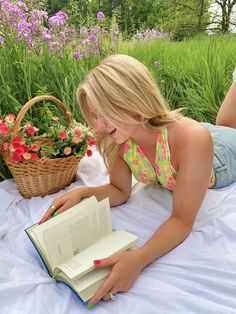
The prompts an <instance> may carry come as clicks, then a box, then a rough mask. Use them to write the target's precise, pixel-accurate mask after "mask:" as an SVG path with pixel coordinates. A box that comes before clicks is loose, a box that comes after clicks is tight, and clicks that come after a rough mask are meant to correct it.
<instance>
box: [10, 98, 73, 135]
mask: <svg viewBox="0 0 236 314" xmlns="http://www.w3.org/2000/svg"><path fill="white" fill-rule="evenodd" d="M43 100H51V101H53V102H55V103H56V104H57V105H59V106H60V107H61V108H62V110H63V111H64V113H65V115H66V120H67V122H68V126H70V125H72V113H71V112H70V111H68V110H67V108H66V106H65V104H64V103H63V102H62V101H60V100H59V99H57V98H56V97H54V96H45V95H42V96H36V97H34V98H32V99H30V100H29V101H28V102H27V103H26V104H25V105H24V106H23V107H22V109H21V110H20V112H19V113H18V115H17V117H16V120H15V123H14V126H13V128H12V134H13V135H16V134H17V133H18V130H19V127H20V124H21V121H22V119H23V118H24V116H25V114H26V112H27V111H28V110H29V108H31V107H32V106H33V105H34V104H36V103H38V102H40V101H43Z"/></svg>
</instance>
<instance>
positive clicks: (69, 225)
mask: <svg viewBox="0 0 236 314" xmlns="http://www.w3.org/2000/svg"><path fill="white" fill-rule="evenodd" d="M25 232H26V233H27V235H28V236H29V238H30V239H31V241H32V242H33V244H34V246H35V247H36V249H37V251H38V253H39V254H40V256H41V258H42V260H43V261H44V264H45V266H46V268H47V269H48V272H49V274H50V275H51V276H52V277H53V278H55V279H56V280H57V281H63V282H64V283H66V284H67V285H68V286H70V287H71V288H72V289H73V290H74V292H75V293H76V294H78V296H79V297H80V298H81V299H82V300H83V302H87V301H88V300H89V299H90V298H91V297H92V296H93V295H94V293H95V292H96V290H97V289H98V288H99V287H100V286H101V284H102V282H103V281H104V280H105V278H106V277H107V276H108V274H109V273H110V271H111V269H110V268H103V269H96V268H95V266H94V264H93V261H94V260H95V259H101V258H106V257H109V256H111V255H113V254H114V253H116V252H119V251H122V250H127V249H129V248H132V246H133V245H134V244H135V243H136V242H137V240H138V238H137V237H136V236H135V235H133V234H131V233H129V232H127V231H124V230H115V231H112V223H111V215H110V206H109V200H108V198H106V199H104V200H103V201H100V202H98V201H97V200H96V198H95V197H91V198H88V199H86V200H84V201H82V202H81V203H79V204H77V205H75V206H74V207H72V208H70V209H69V210H67V211H65V212H63V213H61V214H60V215H58V216H56V217H53V218H52V219H49V220H48V221H46V222H45V223H43V224H41V225H39V224H36V225H33V226H31V227H29V228H28V229H26V230H25Z"/></svg>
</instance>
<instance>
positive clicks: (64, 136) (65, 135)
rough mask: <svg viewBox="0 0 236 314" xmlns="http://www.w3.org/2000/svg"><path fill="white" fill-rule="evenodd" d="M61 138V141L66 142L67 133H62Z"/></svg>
mask: <svg viewBox="0 0 236 314" xmlns="http://www.w3.org/2000/svg"><path fill="white" fill-rule="evenodd" d="M59 137H60V139H61V140H65V139H66V137H67V134H66V132H65V131H61V132H60V133H59Z"/></svg>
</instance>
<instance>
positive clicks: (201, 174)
mask: <svg viewBox="0 0 236 314" xmlns="http://www.w3.org/2000/svg"><path fill="white" fill-rule="evenodd" d="M179 143H182V146H183V147H182V148H181V149H180V152H179V158H178V159H179V162H178V176H177V180H176V186H175V191H174V195H173V212H172V214H171V216H170V217H169V219H167V220H166V221H165V222H164V223H163V224H162V225H161V226H160V227H159V228H157V230H156V231H155V232H154V234H153V235H152V236H151V238H150V239H149V240H148V241H147V242H146V243H145V244H144V245H143V246H142V247H141V248H139V249H136V250H133V251H126V252H120V253H118V254H115V255H114V256H112V257H110V258H106V259H102V260H101V261H99V262H98V263H97V264H96V266H97V267H99V268H102V267H108V266H112V272H111V274H110V276H109V277H108V279H107V280H106V281H105V282H104V284H103V285H102V286H101V288H100V289H99V290H98V291H97V292H96V294H95V295H94V296H93V298H92V299H91V300H90V303H92V304H94V303H97V302H98V301H99V300H100V299H101V298H103V299H104V300H109V291H111V292H112V293H113V294H114V293H117V292H120V291H127V290H128V289H129V288H130V287H131V286H132V285H133V283H134V282H135V280H136V279H137V277H138V275H139V273H140V272H141V270H142V269H143V268H144V267H145V266H146V265H148V264H149V263H151V262H152V261H153V260H155V259H157V258H159V257H160V256H162V255H165V254H167V253H168V252H169V251H171V250H173V249H174V248H175V247H176V246H178V245H179V244H180V243H182V242H183V241H184V240H185V239H186V238H187V237H188V235H189V234H190V232H191V230H192V226H193V224H194V221H195V217H196V215H197V213H198V209H199V207H200V206H201V203H202V201H203V199H204V197H205V194H206V191H207V188H208V185H209V182H210V175H211V169H212V161H213V144H212V139H211V136H210V134H209V132H208V130H206V129H205V128H203V127H202V126H200V125H197V126H194V127H191V128H189V130H188V131H187V132H185V134H184V135H183V136H182V137H181V138H179ZM95 263H96V262H95Z"/></svg>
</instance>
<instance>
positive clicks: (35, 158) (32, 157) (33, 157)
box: [31, 153, 39, 161]
mask: <svg viewBox="0 0 236 314" xmlns="http://www.w3.org/2000/svg"><path fill="white" fill-rule="evenodd" d="M38 159H39V157H38V155H37V154H36V153H32V154H31V160H32V161H37V160H38Z"/></svg>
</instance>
